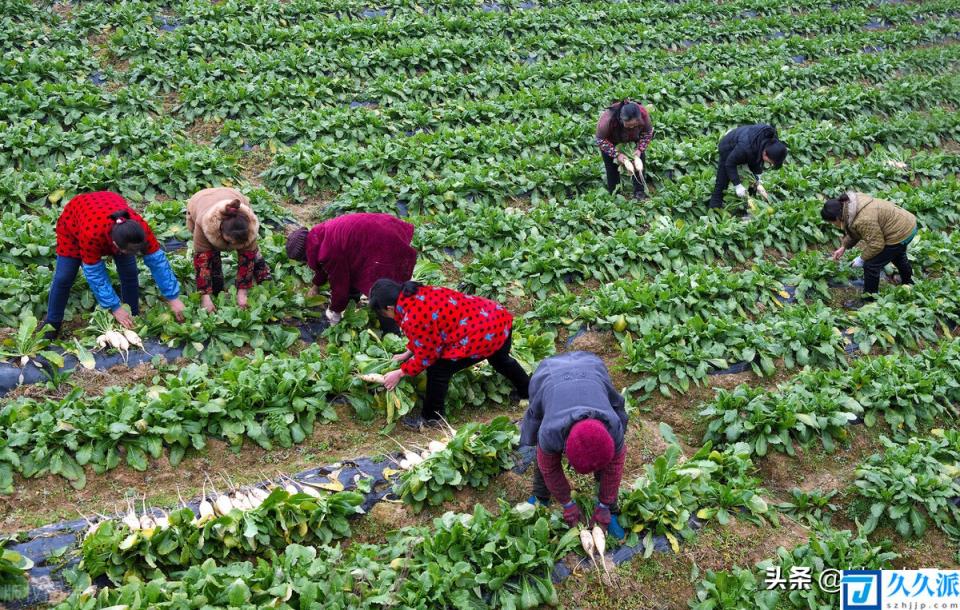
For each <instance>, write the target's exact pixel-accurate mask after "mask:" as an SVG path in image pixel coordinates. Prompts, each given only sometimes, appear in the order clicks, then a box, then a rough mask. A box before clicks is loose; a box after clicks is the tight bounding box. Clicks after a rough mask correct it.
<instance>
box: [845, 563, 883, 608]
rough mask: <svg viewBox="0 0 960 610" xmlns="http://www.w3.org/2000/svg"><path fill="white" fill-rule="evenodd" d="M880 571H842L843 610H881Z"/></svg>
mask: <svg viewBox="0 0 960 610" xmlns="http://www.w3.org/2000/svg"><path fill="white" fill-rule="evenodd" d="M881 578H882V577H881V574H880V570H844V571H843V581H842V582H843V592H842V594H843V597H842V600H841V608H842V609H843V610H881V601H882V598H883V595H882V593H881V590H880V588H881V582H882V581H881Z"/></svg>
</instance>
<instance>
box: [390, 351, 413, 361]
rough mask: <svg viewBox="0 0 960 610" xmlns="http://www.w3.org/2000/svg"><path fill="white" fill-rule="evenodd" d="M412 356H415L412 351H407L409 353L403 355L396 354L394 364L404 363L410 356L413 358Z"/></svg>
mask: <svg viewBox="0 0 960 610" xmlns="http://www.w3.org/2000/svg"><path fill="white" fill-rule="evenodd" d="M412 355H413V352H411V351H410V350H407V351H405V352H403V353H402V354H395V355H394V356H393V361H394V362H403V361H405V360H407V359H408V358H409V357H410V356H412Z"/></svg>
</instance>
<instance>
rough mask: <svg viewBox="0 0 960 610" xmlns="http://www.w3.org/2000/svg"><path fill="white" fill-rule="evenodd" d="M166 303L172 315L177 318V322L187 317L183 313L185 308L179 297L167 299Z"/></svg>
mask: <svg viewBox="0 0 960 610" xmlns="http://www.w3.org/2000/svg"><path fill="white" fill-rule="evenodd" d="M167 305H168V306H169V307H170V311H172V312H173V317H174V318H176V319H177V322H183V321H184V320H186V319H187V317H186V316H185V315H183V310H184V309H185V307H184V306H183V301H181V300H180V299H179V298H176V299H171V300H169V301H167Z"/></svg>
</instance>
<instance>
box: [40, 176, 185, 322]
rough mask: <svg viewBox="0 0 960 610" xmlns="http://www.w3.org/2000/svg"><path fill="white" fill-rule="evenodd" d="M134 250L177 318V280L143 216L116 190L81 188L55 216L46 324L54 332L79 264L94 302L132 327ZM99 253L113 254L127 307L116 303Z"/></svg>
mask: <svg viewBox="0 0 960 610" xmlns="http://www.w3.org/2000/svg"><path fill="white" fill-rule="evenodd" d="M137 254H142V255H143V262H144V263H146V265H147V267H148V268H149V269H150V273H151V274H152V275H153V279H154V280H155V281H156V283H157V287H158V288H159V289H160V294H161V295H162V296H163V298H165V299H166V300H167V303H168V304H169V306H170V309H171V311H173V313H174V315H175V316H176V318H177V320H179V321H181V322H182V321H183V319H184V316H183V302H182V301H181V300H180V283H179V282H178V281H177V277H176V276H175V275H174V273H173V269H171V268H170V263H169V262H168V261H167V257H166V255H165V254H164V253H163V250H161V249H160V244H159V243H157V239H156V237H154V235H153V231H151V230H150V227H149V226H147V223H146V222H144V220H143V218H141V217H140V215H139V214H137V213H136V212H134V211H133V210H132V209H131V208H130V206H129V205H127V202H126V200H125V199H124V198H123V197H121V196H120V195H118V194H117V193H111V192H109V191H101V192H97V193H83V194H81V195H77V196H76V197H74V198H73V199H71V200H70V201H69V202H68V203H67V205H66V206H65V207H64V208H63V212H62V213H61V214H60V219H59V220H57V266H56V269H55V271H54V273H53V284H52V285H51V286H50V296H49V298H48V301H47V319H46V322H47V324H50V325H51V326H52V327H53V328H54V331H55V332H59V330H60V325H61V324H62V323H63V314H64V311H65V310H66V308H67V299H68V298H69V296H70V288H71V287H72V286H73V282H74V280H75V279H76V278H77V272H78V271H79V270H80V269H81V268H82V269H83V275H84V277H86V278H87V284H89V286H90V290H92V291H93V296H94V297H95V298H96V299H97V303H99V304H100V306H101V307H103V308H105V309H109V310H110V311H111V312H113V317H114V318H116V319H117V322H119V323H120V324H121V325H122V326H123V327H125V328H133V317H132V316H131V313H132V314H133V315H137V314H138V313H139V312H140V283H139V279H138V277H137V256H136V255H137ZM104 256H112V257H113V260H114V263H116V265H117V274H118V275H119V276H120V294H121V295H122V298H123V302H124V303H126V304H127V305H129V306H130V312H127V310H125V309H124V308H123V307H121V303H120V301H121V299H120V298H118V297H117V293H116V291H115V290H114V288H113V286H112V285H111V283H110V278H109V276H107V266H106V265H105V264H104V262H103V257H104Z"/></svg>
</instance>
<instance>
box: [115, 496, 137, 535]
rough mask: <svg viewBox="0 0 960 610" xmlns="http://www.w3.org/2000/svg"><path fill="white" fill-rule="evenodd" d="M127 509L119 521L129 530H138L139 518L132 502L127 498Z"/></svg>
mask: <svg viewBox="0 0 960 610" xmlns="http://www.w3.org/2000/svg"><path fill="white" fill-rule="evenodd" d="M127 509H128V510H127V513H126V514H125V515H124V516H123V519H121V520H120V521H122V522H123V524H124V525H126V526H127V527H129V528H130V530H131V531H134V532H135V531H138V530H139V529H140V519H138V518H137V513H136V511H134V510H133V504H132V503H131V502H130V501H129V500H128V501H127Z"/></svg>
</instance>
